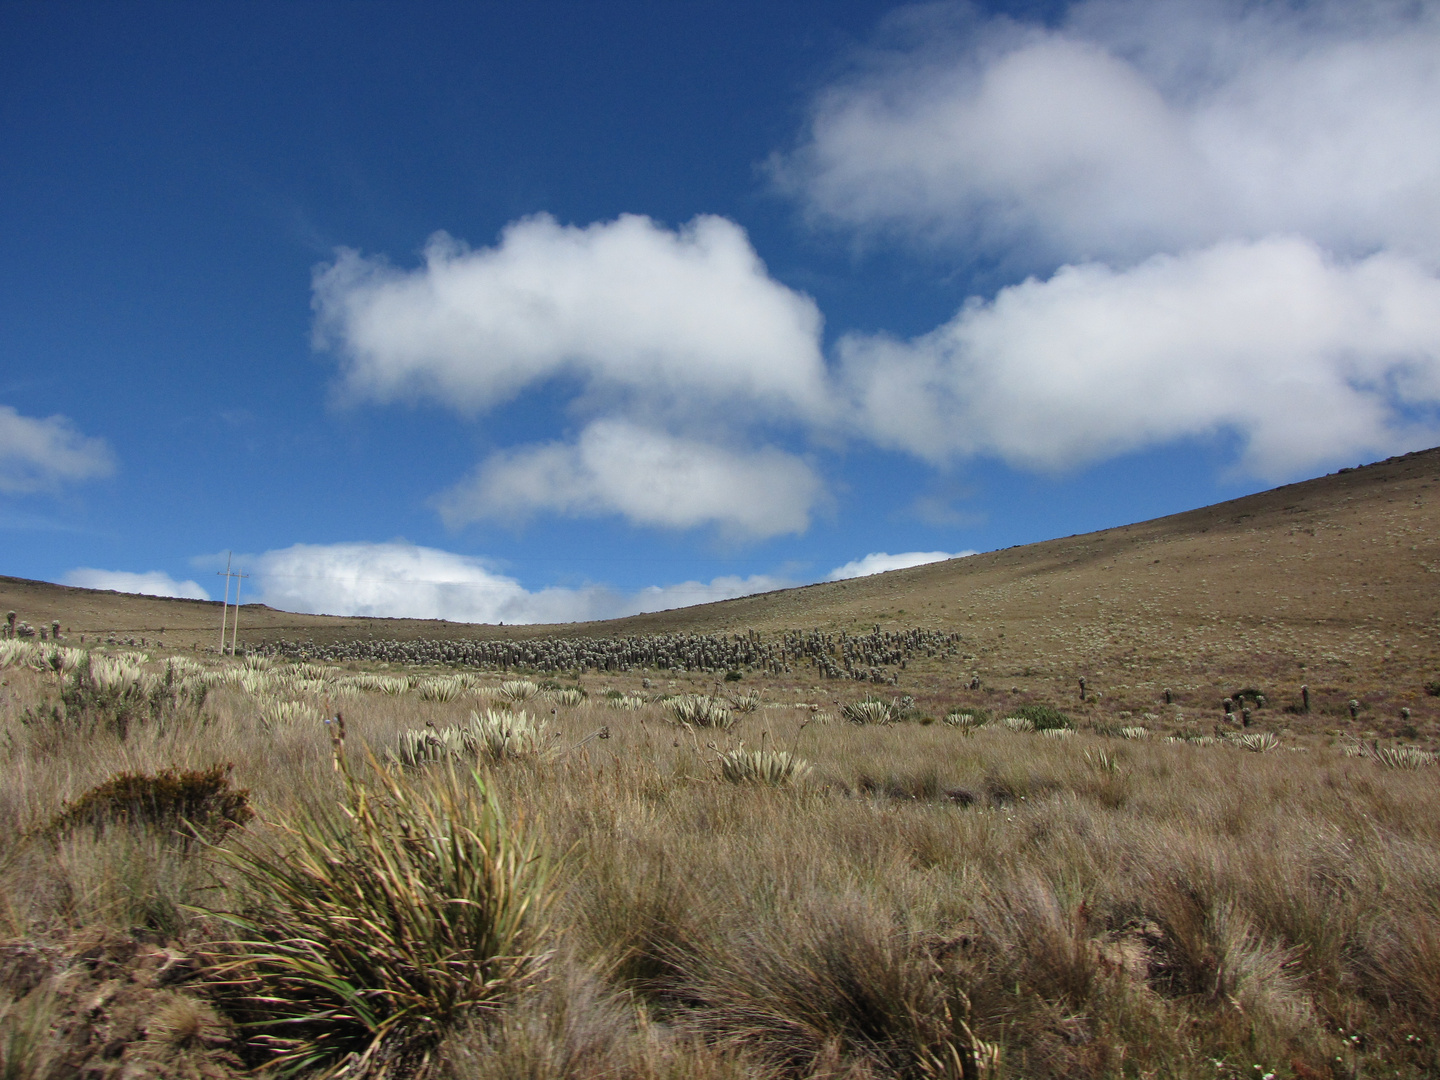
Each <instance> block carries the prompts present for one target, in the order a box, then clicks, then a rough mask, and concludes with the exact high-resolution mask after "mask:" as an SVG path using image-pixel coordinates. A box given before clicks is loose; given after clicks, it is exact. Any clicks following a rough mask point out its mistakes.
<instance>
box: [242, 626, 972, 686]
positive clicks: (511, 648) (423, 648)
mask: <svg viewBox="0 0 1440 1080" xmlns="http://www.w3.org/2000/svg"><path fill="white" fill-rule="evenodd" d="M960 643H961V639H960V635H959V634H955V633H945V632H942V631H938V630H923V629H919V628H912V629H909V630H899V631H889V630H881V629H880V627H878V626H877V627H875V629H874V630H873V631H872V632H871V633H869V634H849V633H844V632H841V633H839V634H833V633H824V632H822V631H819V630H786V631H783V632H781V633H779V634H776V635H773V636H771V637H768V638H767V637H766V636H765V635H763V634H761V633H760V632H759V631H756V630H751V631H749V632H747V633H744V634H648V635H638V636H633V637H613V638H533V639H529V640H492V641H456V640H451V641H443V640H435V639H425V638H421V639H418V640H415V641H375V640H366V641H343V642H333V643H327V644H317V643H316V642H313V641H288V640H286V641H277V642H274V643H272V644H270V645H267V646H264V647H263V649H262V650H261V651H262V652H264V653H266V654H268V655H276V656H285V657H290V658H301V657H304V658H308V659H312V660H321V661H325V662H328V663H343V662H353V661H384V662H388V663H393V664H453V665H460V666H465V667H477V668H486V669H490V670H496V669H499V670H506V671H508V670H510V669H511V668H517V669H520V670H534V671H578V670H587V669H594V670H596V671H633V670H637V669H642V668H643V669H652V668H653V669H657V670H661V671H675V672H686V671H693V672H699V673H703V674H714V673H720V672H728V671H740V670H743V669H748V670H752V671H758V672H763V673H766V674H771V675H780V674H788V673H790V672H793V671H794V669H795V667H796V665H810V666H813V668H814V669H815V670H816V671H817V672H818V673H819V674H820V675H822V676H825V677H828V678H835V679H856V680H860V681H869V682H877V683H884V682H890V681H892V680H893V679H894V677H895V676H894V671H895V670H904V668H905V666H906V664H907V663H908V662H909V661H910V660H912V659H914V658H916V657H918V656H925V657H952V656H955V655H956V654H957V653H958V652H959V648H960Z"/></svg>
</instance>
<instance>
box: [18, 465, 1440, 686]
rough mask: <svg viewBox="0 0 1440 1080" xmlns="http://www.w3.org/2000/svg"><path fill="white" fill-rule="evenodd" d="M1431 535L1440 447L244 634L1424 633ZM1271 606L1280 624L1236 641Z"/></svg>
mask: <svg viewBox="0 0 1440 1080" xmlns="http://www.w3.org/2000/svg"><path fill="white" fill-rule="evenodd" d="M1437 537H1440V448H1436V449H1432V450H1425V451H1419V452H1417V453H1414V454H1408V455H1405V456H1402V457H1396V458H1391V459H1388V460H1386V461H1383V462H1378V463H1376V464H1373V465H1368V466H1364V467H1359V468H1355V469H1346V470H1341V471H1340V472H1339V473H1333V474H1331V475H1329V476H1324V477H1319V478H1317V479H1314V480H1307V481H1303V482H1300V483H1296V484H1290V485H1287V486H1284V487H1280V488H1275V489H1272V490H1270V491H1265V492H1261V493H1259V494H1256V495H1249V496H1245V497H1243V498H1239V499H1234V500H1231V501H1228V502H1224V503H1218V504H1216V505H1213V506H1207V507H1204V508H1201V509H1198V510H1191V511H1187V512H1184V513H1180V514H1174V515H1171V516H1168V517H1163V518H1157V519H1154V520H1151V521H1145V522H1141V523H1138V524H1134V525H1127V526H1121V527H1118V528H1112V529H1106V530H1102V531H1099V532H1094V533H1088V534H1083V535H1078V536H1071V537H1065V538H1061V539H1055V540H1048V541H1044V542H1041V543H1036V544H1028V545H1024V546H1021V547H1014V548H1008V549H1005V550H1001V551H993V552H988V553H985V554H980V555H973V556H970V557H968V558H964V559H955V560H949V561H946V562H942V563H931V564H929V565H926V566H920V567H915V568H912V569H908V570H896V571H891V572H889V573H886V574H879V575H875V576H872V577H867V578H855V579H850V580H848V581H841V582H833V583H823V584H817V585H809V586H804V587H801V588H795V589H785V590H781V591H778V592H773V593H764V594H760V595H756V596H751V597H743V598H740V599H736V600H726V601H720V602H716V603H711V604H703V605H699V606H696V607H690V608H681V609H676V610H672V611H665V612H656V613H653V614H646V615H636V616H631V617H628V618H624V619H613V620H608V621H604V622H594V623H580V624H568V625H561V626H524V627H503V628H502V627H494V626H482V625H473V624H461V623H450V622H444V621H439V620H420V619H368V618H346V617H337V616H319V615H298V614H292V613H287V612H279V611H275V610H273V609H270V608H267V607H264V606H263V605H258V604H248V605H245V607H244V608H243V609H242V615H241V638H242V640H245V641H248V642H251V643H256V642H260V641H264V640H273V639H275V638H278V637H310V638H313V639H315V640H317V641H322V640H334V639H340V638H349V637H354V636H369V635H374V636H376V637H390V638H415V637H451V638H461V637H487V638H488V637H501V636H503V637H534V636H541V635H555V634H566V635H572V636H579V635H584V636H602V635H620V634H648V633H672V632H679V631H687V632H701V633H714V632H729V631H736V630H741V629H749V628H755V629H759V630H774V629H779V628H783V627H816V626H818V627H824V628H846V627H852V626H854V627H859V626H869V625H870V624H873V623H881V624H884V625H885V626H886V627H887V628H891V627H895V626H909V625H918V626H926V627H935V628H944V629H957V630H960V631H962V632H970V633H972V634H974V635H977V641H979V640H981V639H984V638H985V637H986V635H1002V636H1003V635H1006V634H1007V633H1008V635H1009V637H1008V639H1006V641H1005V644H1004V646H1003V649H1002V651H1003V652H1005V653H1006V654H1014V656H1015V657H1016V660H1015V662H1017V663H1019V662H1021V661H1020V659H1019V657H1020V656H1021V655H1022V654H1030V653H1034V654H1035V655H1036V656H1042V655H1047V650H1048V651H1049V654H1053V653H1054V651H1055V650H1056V649H1071V650H1073V649H1075V648H1076V647H1077V644H1076V642H1077V639H1085V638H1086V637H1087V636H1088V637H1091V638H1095V637H1097V635H1098V636H1103V637H1104V638H1105V640H1104V641H1103V642H1100V641H1098V640H1097V641H1095V642H1092V646H1093V647H1094V648H1098V649H1099V650H1100V652H1106V651H1107V650H1109V651H1113V648H1112V647H1115V646H1126V643H1127V642H1128V643H1129V645H1128V646H1127V647H1130V648H1134V649H1139V648H1141V645H1142V642H1141V640H1140V639H1142V638H1145V637H1153V635H1155V634H1158V633H1161V632H1168V633H1170V634H1171V635H1172V641H1173V643H1174V646H1178V644H1179V643H1180V642H1181V641H1182V640H1186V635H1190V639H1189V640H1190V641H1191V644H1192V645H1196V644H1199V643H1198V642H1197V641H1196V640H1194V633H1195V632H1196V631H1197V630H1198V629H1201V628H1204V627H1208V626H1211V625H1212V624H1216V625H1225V626H1231V627H1232V628H1233V627H1235V626H1239V625H1241V624H1244V625H1245V626H1247V627H1249V628H1250V630H1247V631H1246V633H1245V634H1242V635H1240V637H1237V638H1234V640H1233V641H1232V647H1239V648H1241V649H1245V648H1263V649H1267V650H1272V651H1275V650H1278V651H1281V652H1285V651H1291V652H1293V651H1295V650H1302V651H1309V650H1312V649H1318V650H1322V651H1323V650H1325V649H1331V650H1333V649H1336V648H1345V647H1350V646H1353V645H1354V642H1353V641H1352V640H1351V639H1353V638H1354V637H1355V635H1356V633H1357V628H1370V627H1373V626H1374V625H1376V624H1385V625H1387V626H1388V627H1389V631H1387V632H1389V633H1390V634H1391V636H1392V637H1393V636H1394V634H1395V633H1399V634H1400V635H1401V636H1402V637H1403V636H1406V635H1409V636H1414V637H1417V638H1419V639H1423V641H1424V642H1427V643H1428V642H1429V641H1431V640H1433V634H1428V633H1422V631H1426V630H1428V629H1431V628H1433V627H1434V626H1435V624H1436V620H1437V602H1440V597H1437V592H1440V590H1437V585H1440V576H1437V570H1440V548H1437V544H1436V538H1437ZM0 606H3V607H5V608H13V609H15V610H17V611H19V612H20V617H21V618H24V619H28V620H29V621H30V622H32V623H34V624H35V625H37V626H39V625H48V624H49V623H50V621H51V620H52V619H59V620H60V621H61V623H62V625H63V626H65V627H66V628H67V629H68V631H69V632H70V633H71V635H72V636H74V635H77V634H79V633H85V634H87V635H89V634H96V633H115V634H117V635H122V636H138V635H145V636H146V637H147V639H148V638H150V637H156V636H160V635H161V634H162V633H163V636H164V640H165V642H166V644H170V645H180V646H184V647H190V646H191V645H200V646H202V647H203V646H206V645H213V644H214V641H215V639H216V638H217V637H218V630H219V614H220V611H219V608H220V605H219V604H218V603H216V602H214V601H208V602H207V601H196V600H174V599H164V598H157V597H142V596H132V595H127V594H121V593H113V592H101V591H97V590H92V589H78V588H71V587H66V586H60V585H52V584H49V583H45V582H36V581H28V580H25V579H20V578H8V577H0ZM1267 624H1268V625H1271V629H1272V630H1279V629H1283V630H1284V631H1285V633H1272V634H1270V635H1269V637H1268V638H1267V640H1266V641H1265V642H1252V643H1251V644H1250V645H1246V644H1245V643H1244V637H1245V636H1246V635H1248V634H1250V633H1251V631H1253V630H1254V628H1255V627H1260V626H1264V625H1267ZM1167 628H1168V630H1167ZM1365 632H1366V633H1368V632H1369V630H1366V631H1365ZM1201 636H1202V637H1203V636H1204V635H1203V634H1202V635H1201ZM1112 638H1114V639H1116V640H1114V641H1112V640H1110V639H1112ZM1302 639H1304V640H1302ZM1309 639H1313V641H1311V640H1309ZM998 641H999V638H998V637H997V638H996V639H995V642H992V645H995V647H997V648H998V647H999V646H998V644H996V643H998ZM1347 643H1348V644H1347ZM1153 644H1154V643H1153V642H1152V645H1153ZM1102 646H1103V647H1102ZM1172 647H1173V646H1172ZM1387 647H1388V648H1389V649H1390V650H1392V651H1393V650H1394V649H1395V648H1399V647H1400V645H1399V644H1398V643H1397V642H1396V641H1392V642H1391V643H1390V645H1389V646H1387ZM1417 647H1418V645H1417V644H1416V643H1411V642H1408V641H1407V642H1406V643H1405V648H1407V649H1410V650H1411V651H1414V650H1415V649H1416V648H1417ZM1428 648H1429V646H1428V645H1427V646H1426V649H1427V651H1426V652H1425V653H1424V655H1427V656H1428V655H1429V652H1428ZM992 651H994V649H993V648H992ZM1122 654H1123V653H1122ZM1097 655H1098V654H1097ZM1407 655H1408V654H1407ZM1415 658H1416V659H1419V656H1418V655H1417V656H1416V657H1415ZM1076 659H1077V662H1079V661H1081V660H1082V659H1083V658H1081V657H1076ZM1090 662H1093V661H1090Z"/></svg>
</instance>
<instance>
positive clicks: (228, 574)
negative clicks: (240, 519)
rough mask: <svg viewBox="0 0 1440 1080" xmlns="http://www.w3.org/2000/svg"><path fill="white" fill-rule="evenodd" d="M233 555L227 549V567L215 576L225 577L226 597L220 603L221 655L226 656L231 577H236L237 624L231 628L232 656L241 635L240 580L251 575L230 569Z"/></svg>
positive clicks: (218, 571) (216, 572)
mask: <svg viewBox="0 0 1440 1080" xmlns="http://www.w3.org/2000/svg"><path fill="white" fill-rule="evenodd" d="M231 555H232V552H229V551H227V552H226V553H225V569H224V570H223V571H220V570H217V571H215V576H216V577H223V578H224V579H225V599H224V600H223V601H221V604H220V655H221V656H224V655H225V624H226V621H227V620H226V612H227V609H228V608H229V606H230V579H231V578H234V579H235V626H234V628H233V629H232V630H231V632H230V655H231V656H234V655H235V642H236V638H237V637H238V636H239V634H240V582H241V581H242V580H244V579H245V578H247V577H249V576H250V575H249V574H242V573H241V572H240V571H238V570H233V571H232V570H231V569H230V559H231Z"/></svg>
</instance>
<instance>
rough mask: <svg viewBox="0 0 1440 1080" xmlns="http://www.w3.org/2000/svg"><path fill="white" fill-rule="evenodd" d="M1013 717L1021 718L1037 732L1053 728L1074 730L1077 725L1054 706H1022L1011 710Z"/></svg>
mask: <svg viewBox="0 0 1440 1080" xmlns="http://www.w3.org/2000/svg"><path fill="white" fill-rule="evenodd" d="M1010 715H1011V716H1019V717H1022V718H1023V719H1025V720H1029V721H1030V723H1032V724H1033V725H1035V730H1036V731H1047V730H1049V729H1051V728H1073V727H1074V726H1075V724H1074V723H1073V721H1071V719H1070V717H1069V716H1068V715H1066V714H1065V713H1063V712H1061V711H1060V710H1059V709H1057V708H1055V707H1054V706H1053V705H1021V706H1020V707H1019V708H1018V709H1011V710H1010Z"/></svg>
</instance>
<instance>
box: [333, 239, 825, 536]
mask: <svg viewBox="0 0 1440 1080" xmlns="http://www.w3.org/2000/svg"><path fill="white" fill-rule="evenodd" d="M314 306H315V310H316V331H317V337H318V339H319V340H320V341H321V342H322V344H328V345H330V346H331V347H333V348H334V349H336V350H337V351H338V353H339V354H340V357H341V363H342V369H343V373H344V383H345V386H346V388H347V389H348V391H349V392H350V393H352V394H355V395H358V396H361V397H367V398H371V399H375V400H379V401H390V400H394V399H399V398H419V397H430V398H434V399H437V400H439V401H441V402H442V403H444V404H446V405H449V406H452V407H454V408H457V409H460V410H462V411H466V412H485V411H488V410H493V409H495V408H497V407H499V406H501V405H503V404H505V403H506V402H508V401H509V400H511V399H513V398H514V397H516V396H517V395H519V394H521V393H522V392H523V391H525V390H526V389H530V388H533V387H537V386H541V385H544V384H547V383H551V382H554V381H555V380H563V382H562V384H561V385H564V386H566V387H571V386H573V388H574V389H573V400H572V402H571V409H572V411H574V412H577V413H579V414H581V415H583V416H588V417H589V418H590V420H591V422H590V423H589V424H588V426H586V427H585V429H584V431H583V433H582V434H581V435H580V437H579V439H578V441H577V442H576V443H575V444H573V445H564V444H559V443H550V444H544V445H535V446H527V447H520V448H513V449H509V450H506V451H503V452H500V453H497V454H495V455H493V456H492V457H490V458H489V459H488V460H486V461H484V462H483V463H482V464H481V465H480V467H479V468H478V470H476V472H475V474H474V476H473V477H472V479H471V480H470V481H468V482H467V483H465V484H463V485H461V486H460V487H457V488H454V489H452V490H451V491H449V492H447V493H445V494H444V495H443V496H441V497H440V498H439V499H438V500H437V505H438V506H439V507H440V508H441V510H442V513H443V514H444V516H445V517H446V519H447V520H448V521H450V522H451V523H452V524H461V523H464V522H468V521H474V520H478V519H481V518H496V517H500V518H512V519H521V518H524V517H527V516H529V515H532V514H534V513H536V512H539V511H546V512H555V513H560V514H570V515H597V514H620V515H623V516H625V517H626V518H628V519H629V520H630V521H631V522H633V523H635V524H638V525H644V526H653V527H661V528H672V529H690V528H695V527H702V526H714V527H717V528H718V529H719V530H720V531H722V532H725V533H727V534H730V535H732V536H736V537H752V538H753V537H766V536H774V535H776V534H779V533H788V532H799V531H802V530H804V529H805V528H806V527H807V525H808V523H809V515H810V511H811V509H812V508H813V506H814V505H815V503H816V501H817V499H819V498H820V497H821V494H822V485H821V483H820V481H819V479H818V478H817V476H816V475H815V473H814V472H813V471H812V470H811V469H810V467H809V466H808V465H806V464H805V463H804V462H803V461H802V460H801V459H799V458H797V457H795V456H794V455H792V454H788V453H786V452H784V451H781V450H777V449H774V448H771V447H769V446H767V445H766V440H765V439H764V438H763V437H760V436H758V435H756V434H755V433H754V432H755V430H756V428H757V427H759V426H761V425H764V424H775V423H780V424H782V425H790V426H795V425H797V424H798V425H799V426H801V427H802V428H803V427H804V426H805V425H806V424H809V423H814V422H817V421H819V420H820V419H821V418H823V417H825V416H826V415H827V414H828V412H829V410H830V409H831V407H832V396H831V392H830V391H831V387H830V384H829V382H828V380H827V376H826V370H825V362H824V357H823V355H822V353H821V349H820V331H821V319H820V313H819V310H818V309H817V308H816V306H815V303H814V302H813V301H812V300H811V299H810V298H809V297H807V296H804V295H802V294H800V293H797V292H795V291H793V290H791V289H789V288H787V287H785V286H784V285H782V284H780V283H779V282H776V281H775V280H773V279H772V278H771V277H770V276H769V274H768V273H767V272H766V269H765V266H764V264H763V263H762V262H761V261H760V259H759V257H758V256H757V255H756V253H755V250H754V248H752V247H751V245H750V242H749V239H748V238H747V237H746V235H745V232H744V230H743V229H741V228H740V227H739V226H738V225H736V224H734V223H733V222H731V221H728V220H726V219H724V218H720V217H714V216H708V215H707V216H701V217H697V218H696V219H695V220H694V221H692V222H690V223H689V224H687V225H685V226H683V227H681V228H679V229H668V228H665V227H663V226H661V225H659V224H657V223H656V222H654V221H652V220H651V219H649V218H647V217H643V216H639V215H634V214H627V215H624V216H622V217H619V218H617V219H616V220H614V221H608V222H597V223H595V224H592V225H588V226H585V227H575V226H564V225H561V224H559V223H558V222H556V221H555V220H554V219H553V218H551V217H549V216H547V215H543V214H542V215H537V216H535V217H531V218H526V219H524V220H522V221H518V222H515V223H513V224H512V225H510V226H509V227H508V228H507V229H506V230H505V231H504V234H503V235H502V236H501V238H500V242H499V243H498V244H497V245H496V246H494V247H490V248H483V249H480V250H470V249H468V248H466V247H464V246H462V245H461V244H459V243H457V242H456V241H454V240H452V239H451V238H449V237H448V236H444V235H438V236H436V237H434V238H432V240H431V242H430V244H429V245H428V246H427V248H426V250H425V258H424V264H423V265H422V266H420V267H419V268H417V269H414V270H400V269H396V268H394V267H391V266H390V265H388V264H387V263H385V262H384V261H383V260H378V259H367V258H364V257H362V256H360V255H358V254H356V253H355V252H351V251H342V252H341V253H340V254H339V255H338V257H337V258H336V261H335V262H334V263H332V264H330V265H328V266H325V267H322V268H320V269H319V270H317V272H316V275H315V281H314ZM697 431H703V432H704V433H705V434H704V436H703V437H697V435H696V432H697ZM677 432H683V434H677Z"/></svg>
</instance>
